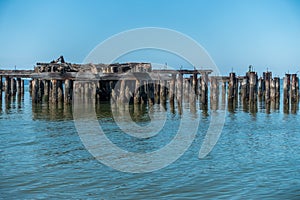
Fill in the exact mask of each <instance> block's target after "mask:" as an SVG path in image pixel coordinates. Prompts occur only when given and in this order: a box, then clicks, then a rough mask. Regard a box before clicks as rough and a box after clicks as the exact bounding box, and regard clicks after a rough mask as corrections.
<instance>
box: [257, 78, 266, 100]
mask: <svg viewBox="0 0 300 200" xmlns="http://www.w3.org/2000/svg"><path fill="white" fill-rule="evenodd" d="M257 84H258V91H257V95H258V97H259V99H261V97H263V96H264V93H265V80H264V79H263V78H262V77H260V78H259V79H258V83H257Z"/></svg>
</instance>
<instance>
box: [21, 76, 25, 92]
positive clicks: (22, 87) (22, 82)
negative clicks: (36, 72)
mask: <svg viewBox="0 0 300 200" xmlns="http://www.w3.org/2000/svg"><path fill="white" fill-rule="evenodd" d="M24 86H25V84H24V79H22V80H21V94H24V91H25V90H24Z"/></svg>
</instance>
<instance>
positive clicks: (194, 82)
mask: <svg viewBox="0 0 300 200" xmlns="http://www.w3.org/2000/svg"><path fill="white" fill-rule="evenodd" d="M192 86H193V92H194V93H195V95H197V94H198V73H197V72H195V73H194V74H193V78H192Z"/></svg>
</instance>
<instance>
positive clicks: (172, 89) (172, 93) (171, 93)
mask: <svg viewBox="0 0 300 200" xmlns="http://www.w3.org/2000/svg"><path fill="white" fill-rule="evenodd" d="M175 79H176V74H172V78H171V80H170V86H169V101H170V102H174V96H175Z"/></svg>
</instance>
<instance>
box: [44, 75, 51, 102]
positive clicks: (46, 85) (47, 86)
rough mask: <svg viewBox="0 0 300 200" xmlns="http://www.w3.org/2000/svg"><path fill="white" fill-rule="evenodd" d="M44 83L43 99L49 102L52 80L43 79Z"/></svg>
mask: <svg viewBox="0 0 300 200" xmlns="http://www.w3.org/2000/svg"><path fill="white" fill-rule="evenodd" d="M43 85H44V92H43V93H44V94H43V101H45V102H48V101H49V92H50V81H49V80H43Z"/></svg>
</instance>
